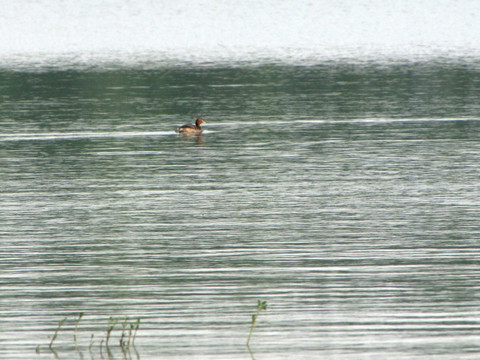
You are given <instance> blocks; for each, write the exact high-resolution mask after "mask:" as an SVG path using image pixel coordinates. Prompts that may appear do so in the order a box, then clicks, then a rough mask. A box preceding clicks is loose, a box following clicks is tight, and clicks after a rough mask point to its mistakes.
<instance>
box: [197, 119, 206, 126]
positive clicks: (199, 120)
mask: <svg viewBox="0 0 480 360" xmlns="http://www.w3.org/2000/svg"><path fill="white" fill-rule="evenodd" d="M202 124H206V122H205V120H203V119H202V118H198V119H197V120H195V125H197V126H200V125H202Z"/></svg>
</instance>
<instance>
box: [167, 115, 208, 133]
mask: <svg viewBox="0 0 480 360" xmlns="http://www.w3.org/2000/svg"><path fill="white" fill-rule="evenodd" d="M202 124H206V122H205V120H203V119H202V118H197V120H195V125H193V124H185V125H182V126H180V127H178V128H177V129H176V130H175V131H176V132H178V133H179V134H182V135H200V134H201V133H202Z"/></svg>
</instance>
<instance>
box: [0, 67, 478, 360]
mask: <svg viewBox="0 0 480 360" xmlns="http://www.w3.org/2000/svg"><path fill="white" fill-rule="evenodd" d="M479 99H480V63H478V62H475V61H464V62H463V61H448V60H445V59H438V61H435V60H431V61H425V62H417V63H415V62H390V63H389V62H362V63H354V62H341V61H338V62H325V63H320V64H316V65H315V64H312V65H309V66H293V65H281V64H277V65H275V64H256V65H255V64H243V65H242V64H230V65H225V66H220V65H213V64H210V65H208V64H207V65H204V66H201V65H199V66H173V65H172V66H165V67H149V66H148V65H145V66H140V65H139V66H138V67H130V68H128V67H121V66H114V65H102V66H98V67H92V68H91V69H85V68H75V67H74V68H70V69H69V68H61V67H60V68H55V67H53V68H50V69H49V68H42V69H35V68H33V67H32V68H30V69H28V68H27V69H24V70H22V71H14V70H13V69H11V68H10V69H9V68H4V69H3V70H1V71H0V100H1V102H0V155H1V160H0V184H1V186H0V244H1V248H2V250H1V252H0V289H1V292H0V320H1V321H0V357H1V358H5V359H34V358H38V359H54V358H60V359H74V358H78V359H80V358H84V359H101V358H105V359H107V358H115V359H122V358H132V359H159V358H172V359H251V358H255V359H257V360H262V359H263V360H266V359H433V358H434V359H478V357H479V356H480V307H479V304H480V260H479V259H480V258H479V256H480V246H479V245H480V244H479V242H480V223H479V214H480V181H479V179H480V103H479ZM197 116H202V117H204V119H205V120H206V122H207V125H206V126H205V133H204V134H203V136H202V137H200V138H197V137H193V138H184V137H179V136H178V135H177V134H175V133H174V131H173V130H174V128H175V127H176V126H178V125H181V124H183V123H185V122H191V121H193V120H194V119H195V117H197ZM258 299H260V300H265V301H267V303H268V308H267V310H266V311H264V312H262V313H261V314H260V316H259V317H258V323H257V325H256V326H255V330H254V333H253V336H252V340H251V343H250V345H251V346H250V348H251V352H249V351H248V349H247V347H246V346H245V342H246V339H247V336H248V332H249V327H250V322H251V315H252V314H254V313H255V311H256V304H257V300H258ZM80 312H83V313H84V316H83V318H82V320H81V321H80V322H79V324H78V330H77V345H78V350H76V349H75V342H74V338H73V336H74V333H75V330H74V329H75V321H76V318H77V317H78V315H79V313H80ZM124 316H128V317H129V320H128V322H129V323H132V324H133V323H135V321H136V319H137V318H140V319H141V324H140V328H139V330H138V333H137V336H136V340H135V347H131V348H130V351H129V352H127V353H122V351H121V348H120V346H119V341H120V337H121V332H122V330H121V328H122V325H121V323H122V322H123V319H124ZM64 317H66V318H67V320H66V322H65V324H64V325H63V327H62V328H61V330H60V331H59V332H58V337H57V338H56V340H55V342H54V346H53V349H54V351H50V350H49V347H48V344H49V342H50V337H51V336H52V335H53V334H54V333H55V329H56V328H57V326H58V323H59V321H60V320H61V319H63V318H64ZM110 317H113V318H118V319H119V323H118V324H117V325H116V326H115V328H114V330H113V332H112V335H111V339H110V352H111V353H110V354H108V352H107V349H106V346H105V338H106V333H107V327H108V319H109V318H110ZM127 328H128V325H127ZM92 334H93V335H94V337H93V339H91V335H92ZM92 340H93V342H92V345H91V347H90V349H89V344H90V343H91V341H92Z"/></svg>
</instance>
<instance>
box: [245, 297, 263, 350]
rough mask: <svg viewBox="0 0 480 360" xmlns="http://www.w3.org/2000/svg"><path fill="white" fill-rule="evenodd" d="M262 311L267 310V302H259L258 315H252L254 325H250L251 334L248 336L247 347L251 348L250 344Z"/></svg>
mask: <svg viewBox="0 0 480 360" xmlns="http://www.w3.org/2000/svg"><path fill="white" fill-rule="evenodd" d="M262 310H267V302H266V301H260V300H258V302H257V313H256V314H253V315H252V324H251V325H250V333H249V334H248V339H247V346H249V344H250V338H251V337H252V333H253V328H254V326H255V323H256V322H257V319H258V316H259V315H260V312H261V311H262Z"/></svg>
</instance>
